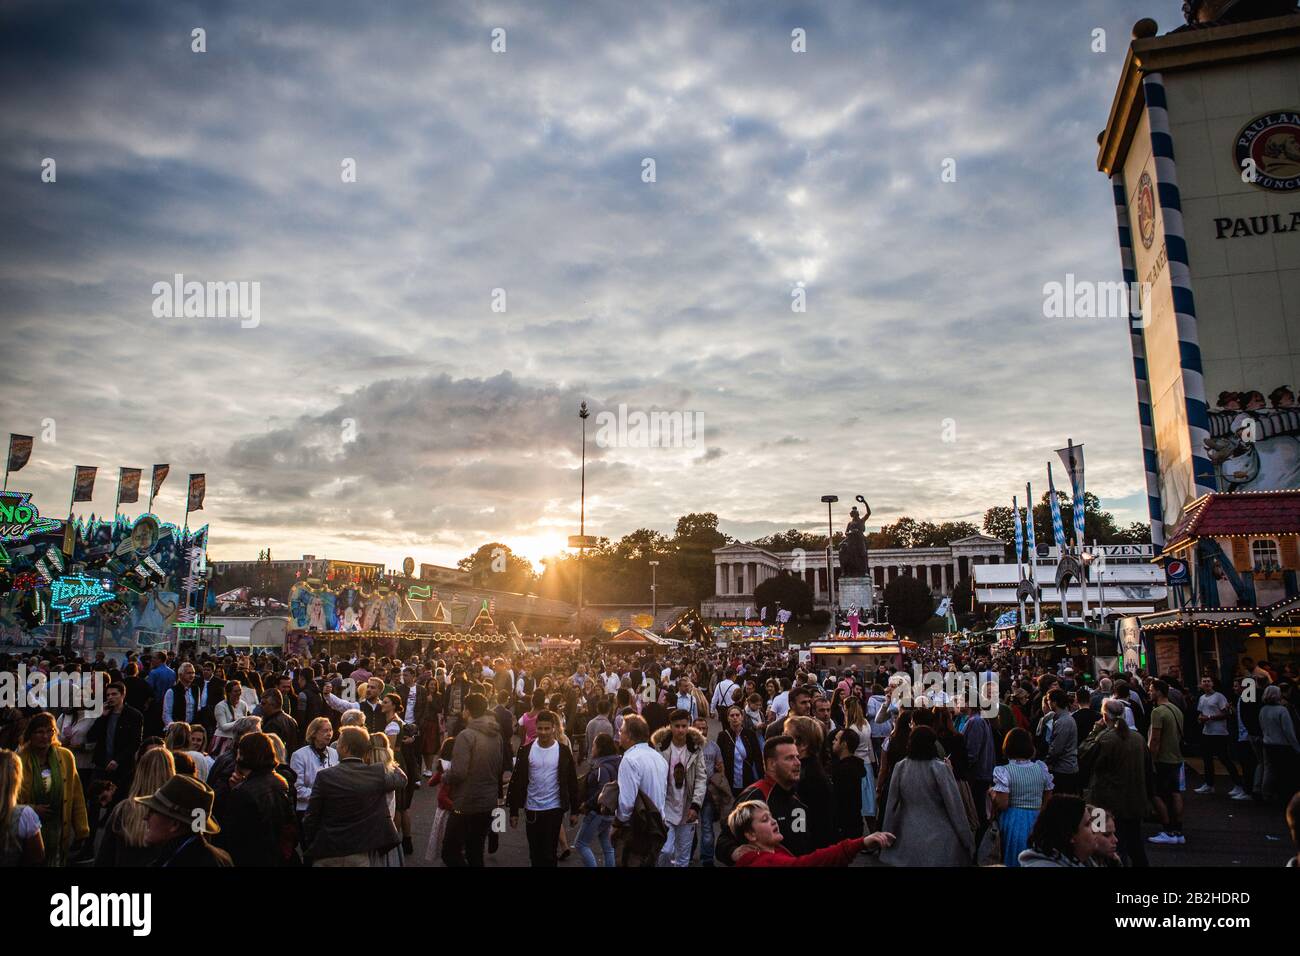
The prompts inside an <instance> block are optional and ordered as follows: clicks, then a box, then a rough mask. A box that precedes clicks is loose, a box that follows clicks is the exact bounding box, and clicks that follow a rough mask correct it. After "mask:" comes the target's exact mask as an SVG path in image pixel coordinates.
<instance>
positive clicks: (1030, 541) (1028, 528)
mask: <svg viewBox="0 0 1300 956" xmlns="http://www.w3.org/2000/svg"><path fill="white" fill-rule="evenodd" d="M1025 544H1026V552H1027V554H1028V555H1029V563H1030V565H1031V568H1030V570H1031V571H1032V570H1033V568H1032V565H1033V563H1034V555H1036V554H1038V542H1036V541H1035V540H1034V492H1033V489H1032V488H1030V486H1029V482H1027V481H1026V482H1025Z"/></svg>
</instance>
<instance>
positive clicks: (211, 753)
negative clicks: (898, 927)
mask: <svg viewBox="0 0 1300 956" xmlns="http://www.w3.org/2000/svg"><path fill="white" fill-rule="evenodd" d="M906 663H907V665H908V666H907V668H906V669H902V668H898V669H895V668H890V667H885V666H878V667H875V668H873V669H866V668H863V667H848V668H839V669H830V670H826V669H818V668H817V667H816V666H815V662H809V661H805V662H804V663H803V664H802V665H801V664H800V661H799V658H798V655H797V654H795V653H790V652H786V651H784V650H781V649H776V648H773V647H771V646H770V645H764V644H752V645H742V646H740V647H737V648H732V649H725V650H724V649H716V648H706V647H680V648H672V649H667V648H656V649H655V651H654V652H646V653H642V654H638V655H630V656H629V655H619V654H618V653H613V652H611V651H610V650H608V649H602V648H601V647H599V646H594V647H587V648H584V649H581V650H564V651H548V652H544V653H534V654H527V655H519V656H513V657H507V656H505V655H501V656H491V655H477V656H476V655H472V654H469V653H462V652H455V651H451V652H448V651H444V652H443V653H441V654H440V653H439V652H438V650H437V649H431V650H430V651H429V652H427V653H424V654H413V655H408V656H407V657H406V658H405V659H396V658H394V657H390V656H384V655H379V654H367V653H365V652H364V651H358V652H357V653H353V654H348V655H338V654H332V655H331V654H327V653H322V654H318V655H303V656H301V657H299V656H280V655H275V654H270V653H259V654H256V655H252V656H250V655H248V654H240V653H233V652H231V653H225V654H220V655H216V654H199V655H192V654H191V655H185V656H184V657H179V656H178V655H176V654H173V653H166V652H158V653H155V654H152V655H147V656H145V657H138V656H136V655H127V657H126V658H125V659H122V660H109V659H107V658H105V657H104V655H102V654H101V655H98V656H97V657H96V658H95V659H94V660H82V659H80V658H75V657H71V656H69V657H64V656H61V655H59V654H57V653H53V652H45V653H38V654H31V655H26V656H22V657H14V656H4V657H0V671H10V672H13V673H15V674H17V673H20V672H22V673H26V674H27V675H29V683H30V675H33V674H41V675H43V681H44V683H45V684H46V685H47V686H49V685H52V684H54V683H57V682H58V681H59V680H65V681H68V680H73V679H77V678H79V677H80V676H83V675H86V674H92V673H93V674H95V675H97V676H98V678H99V680H100V683H101V684H102V686H103V695H102V705H103V706H102V708H95V709H94V710H85V709H77V708H58V707H43V706H38V705H36V704H35V703H34V702H33V701H32V700H24V701H22V702H21V703H26V704H29V705H31V706H19V707H10V708H7V709H6V710H5V711H4V712H3V714H0V841H2V842H0V863H3V865H6V866H55V867H57V866H96V867H117V866H169V867H174V866H231V865H233V866H240V867H244V866H301V865H312V866H367V867H400V866H403V865H406V864H407V863H408V862H409V861H412V860H413V859H414V858H415V855H416V854H417V853H419V852H422V854H423V860H424V861H425V862H432V863H438V862H441V863H442V864H443V865H446V866H451V867H456V866H473V867H478V866H483V865H485V861H486V858H487V857H488V856H489V855H491V854H494V853H496V852H498V850H499V848H500V845H501V837H502V836H503V835H504V834H505V833H506V832H507V831H508V830H511V829H517V828H519V827H522V828H523V831H524V836H525V837H526V841H527V848H528V859H529V862H530V864H531V865H532V866H537V867H550V866H556V865H557V864H558V862H559V861H560V860H563V859H566V858H568V857H569V856H570V855H571V854H573V853H576V854H577V855H578V857H579V858H580V859H581V862H582V863H583V864H584V865H585V866H588V867H600V866H605V867H611V866H622V867H641V866H660V867H686V866H690V865H692V864H693V863H694V862H695V861H696V860H698V862H699V863H700V864H701V865H702V866H705V867H714V866H723V867H750V866H844V865H849V864H850V863H851V862H853V861H854V860H855V859H857V858H858V856H859V855H860V854H870V855H871V856H872V857H873V858H874V860H875V862H876V864H878V865H887V866H970V865H1001V866H1008V867H1017V866H1027V867H1040V866H1052V867H1110V866H1145V865H1147V855H1146V845H1147V844H1149V843H1155V844H1165V845H1171V846H1178V845H1183V844H1185V843H1186V839H1187V838H1186V835H1185V833H1184V830H1183V811H1184V801H1185V800H1186V799H1192V798H1190V797H1188V796H1187V794H1186V790H1187V784H1186V780H1187V776H1186V763H1185V760H1186V755H1187V753H1188V752H1189V751H1192V752H1195V753H1196V754H1197V755H1199V757H1200V759H1201V761H1202V766H1203V768H1204V774H1203V779H1204V783H1203V784H1202V785H1201V786H1200V787H1199V788H1197V790H1196V794H1197V796H1196V797H1195V798H1196V799H1201V798H1204V799H1219V798H1220V797H1219V795H1218V794H1219V792H1218V791H1217V790H1216V788H1215V781H1216V778H1217V774H1218V769H1217V768H1218V767H1219V766H1221V767H1222V770H1223V772H1225V773H1226V774H1227V776H1228V779H1229V782H1230V783H1231V785H1232V789H1231V790H1229V791H1228V792H1227V793H1226V795H1224V796H1223V799H1231V800H1243V801H1245V800H1254V801H1259V802H1268V803H1273V804H1275V805H1276V806H1277V808H1278V809H1279V811H1280V812H1284V813H1285V814H1286V817H1287V821H1288V823H1289V825H1290V827H1291V832H1292V834H1293V837H1294V836H1295V834H1296V826H1297V819H1296V818H1297V812H1298V811H1297V807H1298V806H1300V797H1297V794H1296V791H1297V788H1298V787H1300V742H1297V737H1296V727H1297V723H1298V721H1297V714H1296V707H1297V704H1298V703H1300V699H1298V698H1297V686H1298V682H1297V679H1296V673H1295V670H1294V668H1292V667H1290V666H1287V667H1284V668H1282V669H1277V668H1274V667H1273V666H1272V665H1270V664H1269V663H1268V662H1266V661H1262V662H1255V661H1252V660H1250V659H1249V658H1242V659H1241V660H1239V661H1238V662H1237V672H1238V673H1237V677H1236V679H1235V680H1234V682H1233V685H1232V687H1231V688H1230V689H1228V690H1225V688H1221V687H1220V686H1219V684H1218V678H1217V676H1216V674H1215V668H1214V667H1211V668H1209V669H1208V670H1209V672H1208V673H1207V674H1206V675H1204V676H1202V677H1201V678H1200V679H1199V681H1198V682H1197V684H1196V685H1195V686H1184V685H1183V683H1182V682H1181V681H1180V680H1179V679H1178V678H1177V676H1176V675H1161V676H1158V677H1157V676H1155V675H1150V674H1146V673H1143V672H1141V671H1137V672H1135V673H1127V674H1126V673H1117V674H1106V673H1100V674H1097V675H1085V674H1082V673H1080V674H1076V672H1075V669H1074V668H1073V667H1072V666H1070V664H1071V662H1070V661H1068V660H1065V661H1061V662H1059V664H1058V665H1056V666H1047V665H1045V664H1042V663H1040V662H1037V661H1036V660H1035V659H1034V658H1033V657H1032V656H1019V655H1017V654H1015V653H1014V652H1012V651H1002V650H997V649H993V648H982V649H980V650H979V651H978V652H976V651H964V650H961V649H957V648H953V647H947V648H943V649H939V648H928V647H927V648H921V649H918V650H917V651H915V652H914V653H913V655H912V657H911V659H909V660H908V661H907V662H906ZM922 669H924V670H925V671H926V672H927V673H930V674H936V675H939V676H940V677H942V678H943V679H941V680H936V681H926V682H925V685H924V686H923V687H922V686H914V685H913V680H912V678H913V675H915V674H916V673H918V672H919V671H920V670H922ZM1211 795H1213V796H1211ZM425 800H428V801H431V805H432V806H433V807H434V816H433V825H432V828H431V831H430V834H429V837H428V840H427V843H426V845H425V846H424V847H423V848H422V850H417V848H416V847H415V845H414V843H413V838H412V808H413V807H414V806H415V805H416V802H417V801H425ZM1153 818H1154V819H1158V821H1159V825H1160V828H1159V831H1158V832H1157V833H1155V834H1154V835H1151V836H1149V837H1145V838H1144V834H1143V830H1142V826H1143V823H1144V821H1146V820H1149V819H1153ZM1288 865H1295V859H1294V858H1293V859H1292V861H1291V863H1289V864H1288Z"/></svg>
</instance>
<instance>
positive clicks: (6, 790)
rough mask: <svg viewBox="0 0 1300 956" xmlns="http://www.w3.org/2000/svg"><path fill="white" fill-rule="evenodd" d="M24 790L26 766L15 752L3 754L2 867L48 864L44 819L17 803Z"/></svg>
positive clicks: (0, 775) (0, 776) (0, 804)
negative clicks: (24, 769)
mask: <svg viewBox="0 0 1300 956" xmlns="http://www.w3.org/2000/svg"><path fill="white" fill-rule="evenodd" d="M22 788H23V762H22V761H21V760H19V759H18V755H17V754H16V753H14V752H13V751H12V750H0V867H11V866H41V865H42V864H44V863H45V843H44V841H43V840H42V839H41V818H40V817H39V816H37V815H36V811H35V810H33V809H32V808H31V807H29V806H26V805H25V804H21V803H19V802H18V791H20V790H21V789H22Z"/></svg>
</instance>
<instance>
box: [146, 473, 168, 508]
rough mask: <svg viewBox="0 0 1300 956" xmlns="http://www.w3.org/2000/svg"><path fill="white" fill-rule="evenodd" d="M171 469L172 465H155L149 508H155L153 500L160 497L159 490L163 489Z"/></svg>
mask: <svg viewBox="0 0 1300 956" xmlns="http://www.w3.org/2000/svg"><path fill="white" fill-rule="evenodd" d="M171 470H172V466H171V465H154V466H153V485H152V487H151V488H150V491H149V509H150V510H151V511H152V510H153V500H154V499H155V498H157V497H158V492H159V491H160V490H161V489H162V486H163V482H164V481H166V480H167V473H168V472H170V471H171Z"/></svg>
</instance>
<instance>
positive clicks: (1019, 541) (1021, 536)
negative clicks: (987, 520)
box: [1011, 495, 1034, 574]
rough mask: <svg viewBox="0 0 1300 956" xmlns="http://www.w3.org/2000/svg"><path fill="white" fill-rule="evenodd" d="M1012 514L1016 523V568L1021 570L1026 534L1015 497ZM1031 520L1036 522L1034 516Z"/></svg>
mask: <svg viewBox="0 0 1300 956" xmlns="http://www.w3.org/2000/svg"><path fill="white" fill-rule="evenodd" d="M1011 514H1012V516H1013V517H1014V519H1015V523H1016V567H1017V568H1019V567H1020V566H1021V565H1022V564H1024V561H1025V558H1024V553H1025V532H1024V529H1023V528H1022V527H1021V525H1020V505H1019V504H1018V503H1017V502H1016V496H1015V495H1012V496H1011ZM1029 520H1030V521H1033V520H1034V518H1033V515H1030V517H1029ZM1016 573H1017V574H1019V573H1020V572H1019V571H1017V572H1016Z"/></svg>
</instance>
